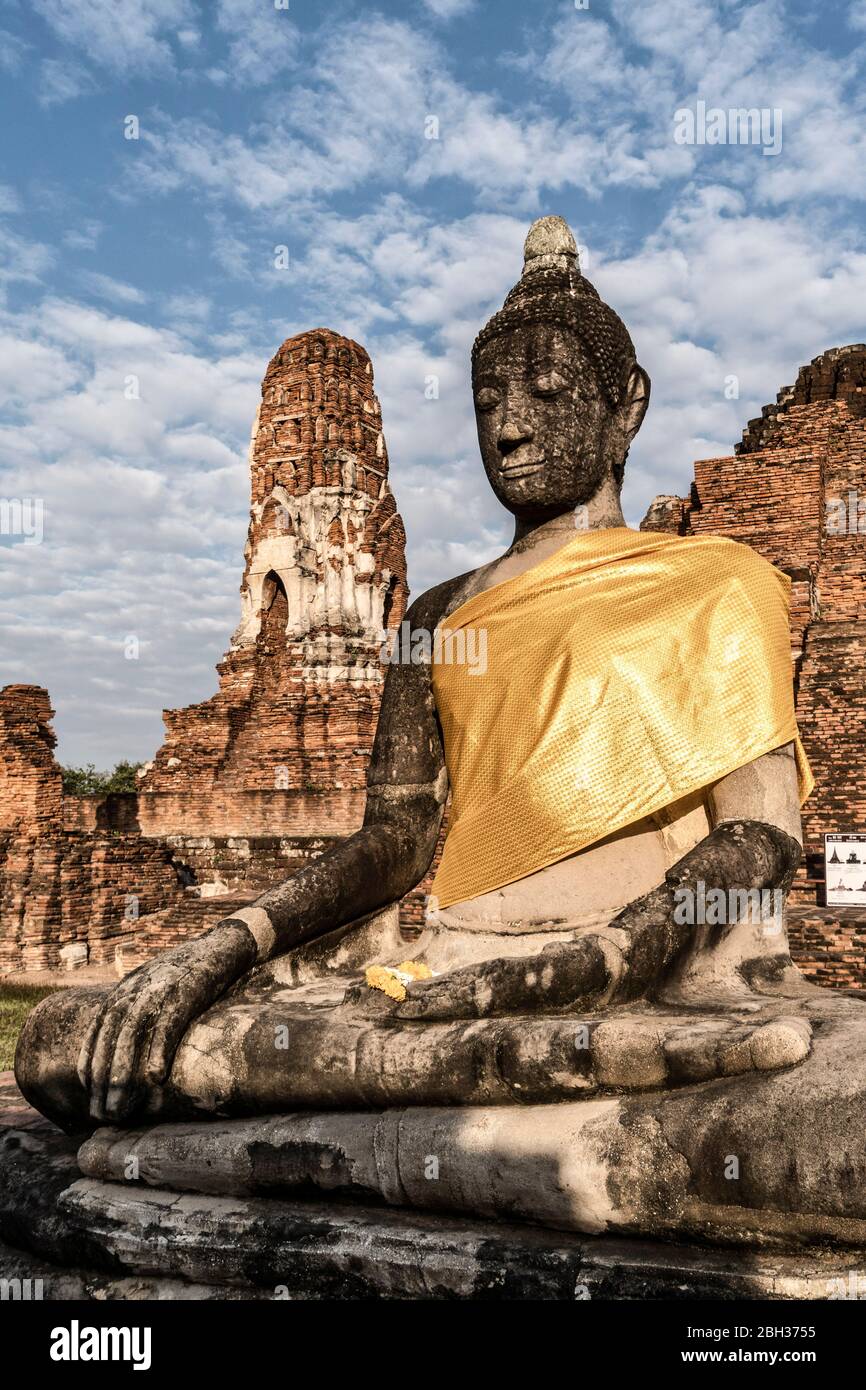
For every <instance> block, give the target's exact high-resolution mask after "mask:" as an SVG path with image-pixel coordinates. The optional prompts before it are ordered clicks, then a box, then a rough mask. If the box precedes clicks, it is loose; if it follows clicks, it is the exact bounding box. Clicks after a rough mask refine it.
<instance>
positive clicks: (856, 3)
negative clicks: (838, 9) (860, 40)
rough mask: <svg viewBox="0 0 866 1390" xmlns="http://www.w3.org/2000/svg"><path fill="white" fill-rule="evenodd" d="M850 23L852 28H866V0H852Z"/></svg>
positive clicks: (849, 15) (849, 12)
mask: <svg viewBox="0 0 866 1390" xmlns="http://www.w3.org/2000/svg"><path fill="white" fill-rule="evenodd" d="M848 23H849V24H850V25H851V28H852V29H862V30H866V0H851V8H850V9H849V11H848Z"/></svg>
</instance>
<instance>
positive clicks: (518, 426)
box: [499, 415, 532, 454]
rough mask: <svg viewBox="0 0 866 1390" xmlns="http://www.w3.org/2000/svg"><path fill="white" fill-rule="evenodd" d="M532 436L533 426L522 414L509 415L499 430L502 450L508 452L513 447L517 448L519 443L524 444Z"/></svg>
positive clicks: (504, 452)
mask: <svg viewBox="0 0 866 1390" xmlns="http://www.w3.org/2000/svg"><path fill="white" fill-rule="evenodd" d="M531 438H532V426H531V425H530V424H528V423H527V422H526V420H524V419H523V418H522V416H520V415H509V416H508V418H507V420H505V421H504V423H503V426H502V429H501V430H500V431H499V449H500V452H501V453H503V454H508V453H510V452H511V450H512V449H516V448H517V446H518V444H523V443H525V442H526V440H527V439H531Z"/></svg>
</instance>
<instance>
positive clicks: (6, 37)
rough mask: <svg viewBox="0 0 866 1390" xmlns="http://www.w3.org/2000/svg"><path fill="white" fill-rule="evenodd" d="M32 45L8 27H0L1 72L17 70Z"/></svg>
mask: <svg viewBox="0 0 866 1390" xmlns="http://www.w3.org/2000/svg"><path fill="white" fill-rule="evenodd" d="M29 47H30V45H29V44H27V43H25V42H24V40H23V39H19V38H18V36H17V35H16V34H12V33H10V32H9V30H8V29H0V72H17V71H18V70H19V68H20V67H21V66H22V64H23V62H24V59H25V57H26V55H27V52H28V49H29Z"/></svg>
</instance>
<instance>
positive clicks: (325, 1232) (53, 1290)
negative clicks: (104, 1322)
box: [0, 1083, 866, 1301]
mask: <svg viewBox="0 0 866 1390" xmlns="http://www.w3.org/2000/svg"><path fill="white" fill-rule="evenodd" d="M4 1091H5V1095H4ZM4 1101H5V1107H4V1104H3V1103H4ZM76 1149H77V1145H76V1143H75V1141H74V1140H72V1139H69V1138H68V1137H67V1136H65V1135H64V1134H62V1133H61V1132H60V1131H59V1130H58V1129H56V1128H54V1126H52V1125H50V1124H48V1122H47V1121H45V1120H42V1119H41V1118H40V1117H39V1116H37V1115H35V1112H33V1111H32V1110H30V1109H29V1107H27V1106H26V1105H25V1104H24V1103H23V1102H22V1101H21V1099H20V1097H16V1095H15V1094H14V1092H13V1091H12V1088H11V1086H10V1085H9V1084H8V1083H7V1085H6V1087H5V1088H4V1087H3V1085H2V1084H0V1280H2V1279H7V1280H18V1281H20V1284H18V1285H13V1286H12V1287H13V1289H14V1290H16V1291H17V1292H19V1293H20V1294H21V1295H22V1296H24V1297H26V1296H28V1292H29V1296H30V1297H42V1298H45V1299H56V1300H65V1299H72V1298H95V1299H100V1300H105V1299H111V1300H115V1299H116V1300H129V1299H225V1300H237V1299H258V1300H280V1299H360V1298H393V1299H449V1298H460V1299H485V1300H487V1299H515V1298H516V1299H557V1300H566V1301H571V1300H574V1299H586V1298H593V1299H663V1300H671V1299H685V1298H698V1299H719V1298H724V1299H793V1298H796V1299H816V1300H823V1299H827V1298H834V1297H836V1298H840V1297H851V1296H852V1295H851V1292H850V1291H851V1289H852V1288H862V1289H864V1290H866V1251H861V1250H858V1249H856V1248H852V1249H846V1250H836V1251H832V1250H827V1249H824V1250H821V1249H817V1248H812V1247H808V1246H806V1247H804V1248H802V1249H800V1250H797V1251H794V1252H784V1253H783V1252H774V1251H770V1250H766V1249H758V1248H742V1247H729V1248H711V1247H708V1246H705V1245H702V1244H700V1243H697V1242H695V1243H685V1242H679V1243H676V1244H674V1243H664V1242H661V1241H649V1240H647V1241H643V1240H632V1239H621V1238H616V1237H611V1236H600V1237H595V1236H583V1235H579V1234H572V1233H567V1232H562V1231H554V1230H545V1229H541V1228H539V1227H534V1226H530V1225H526V1224H518V1223H512V1222H507V1221H492V1220H491V1221H477V1220H471V1219H469V1218H465V1217H461V1216H459V1215H450V1214H448V1213H441V1214H436V1215H433V1214H427V1213H423V1212H414V1211H402V1210H395V1209H394V1208H391V1207H388V1206H385V1205H384V1204H383V1205H379V1206H373V1205H369V1204H364V1205H361V1204H360V1203H355V1202H349V1201H346V1200H345V1199H343V1200H323V1199H321V1198H320V1199H317V1200H285V1199H283V1198H280V1197H266V1196H256V1195H247V1196H242V1195H238V1196H230V1195H203V1194H200V1193H192V1192H172V1191H168V1190H167V1189H164V1188H158V1187H157V1188H155V1187H145V1186H144V1185H142V1184H141V1183H135V1182H110V1181H109V1182H106V1181H102V1180H100V1179H94V1178H82V1177H81V1176H80V1172H79V1168H78V1163H77V1157H76ZM852 1276H853V1277H852ZM27 1281H30V1283H29V1285H28V1283H27ZM37 1281H41V1285H38V1283H37Z"/></svg>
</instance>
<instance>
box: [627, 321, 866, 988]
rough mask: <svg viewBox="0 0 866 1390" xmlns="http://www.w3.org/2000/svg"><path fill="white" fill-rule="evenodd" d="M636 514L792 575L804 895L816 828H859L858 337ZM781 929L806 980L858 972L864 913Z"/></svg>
mask: <svg viewBox="0 0 866 1390" xmlns="http://www.w3.org/2000/svg"><path fill="white" fill-rule="evenodd" d="M641 525H642V529H645V530H665V531H673V532H675V533H677V534H680V535H701V534H708V533H712V534H720V535H726V536H731V537H733V538H734V539H735V540H739V541H743V542H745V543H746V544H748V545H752V546H754V547H755V549H756V550H758V551H759V552H760V553H761V554H762V555H764V556H765V557H766V558H767V559H768V560H770V561H771V562H772V563H773V564H775V565H777V566H778V567H779V568H780V569H781V570H783V571H784V572H785V573H786V574H788V575H789V576H790V578H791V583H792V589H791V652H792V659H793V662H794V679H795V690H796V697H797V718H798V721H799V725H800V732H801V735H802V738H803V742H804V745H805V747H806V751H807V753H808V756H809V759H810V762H811V764H812V769H813V772H814V773H815V778H816V785H815V790H814V792H813V793H812V796H811V797H810V798H809V800H808V802H807V803H806V805H805V807H804V810H803V831H804V839H805V863H804V866H803V868H802V869H801V872H800V876H799V878H798V882H797V884H796V885H795V895H794V901H795V902H800V903H802V904H803V906H804V911H805V909H806V908H807V907H808V905H809V904H810V903H811V904H812V905H813V907H815V906H817V905H819V904H820V902H821V900H822V880H823V836H824V834H825V832H832V831H843V830H861V831H862V830H864V829H866V682H864V669H866V667H864V662H866V346H864V345H863V344H855V345H853V346H851V347H847V348H836V349H833V350H832V351H830V352H827V353H824V354H822V356H820V357H818V358H816V359H815V360H814V361H813V362H811V363H810V364H809V365H808V366H806V367H804V368H802V370H801V371H800V373H799V376H798V378H797V382H796V384H795V385H794V386H792V387H787V388H785V389H784V390H782V391H780V392H779V396H778V398H777V401H776V403H775V404H774V405H772V406H767V407H766V408H765V409H764V411H763V414H762V417H761V418H760V419H759V420H753V421H751V422H750V424H749V426H748V427H747V429H746V431H745V433H744V435H743V442H742V443H741V444H740V445H738V446H737V449H736V452H735V454H734V456H733V457H731V458H722V459H700V460H698V462H697V463H696V464H695V481H694V484H693V485H692V488H691V492H690V495H689V497H688V498H671V497H664V498H657V499H656V500H655V502H654V503H653V504H652V506H651V508H650V510H649V512H648V513H647V516H646V517H645V518H644V521H643V522H642V523H641ZM821 923H823V930H824V932H825V937H824V939H823V944H822V943H819V941H818V934H819V931H820V929H821V928H820V924H821ZM791 935H792V942H793V944H794V947H795V950H796V951H797V953H798V956H799V957H800V959H801V961H802V962H803V963H805V964H806V965H807V966H808V968H810V969H811V970H812V973H813V974H814V976H815V978H821V979H822V980H824V979H829V978H831V977H832V979H833V982H834V983H837V984H846V983H847V984H850V983H858V984H860V985H864V984H866V968H864V962H863V957H862V953H861V951H860V948H861V947H862V942H863V928H862V923H859V922H857V923H853V922H848V921H847V914H845V917H844V919H843V918H842V917H840V915H839V913H833V912H828V911H827V910H826V909H824V910H823V916H822V913H821V912H817V914H816V913H815V912H814V911H813V912H811V913H809V912H806V915H804V916H803V917H802V920H801V917H800V916H798V915H796V914H795V916H794V918H793V919H792V931H791ZM852 943H854V945H853V946H852Z"/></svg>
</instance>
